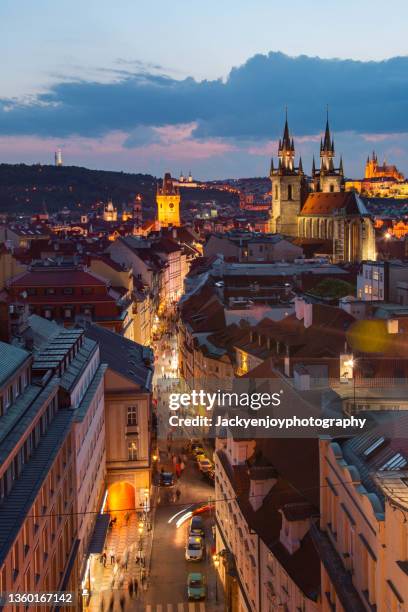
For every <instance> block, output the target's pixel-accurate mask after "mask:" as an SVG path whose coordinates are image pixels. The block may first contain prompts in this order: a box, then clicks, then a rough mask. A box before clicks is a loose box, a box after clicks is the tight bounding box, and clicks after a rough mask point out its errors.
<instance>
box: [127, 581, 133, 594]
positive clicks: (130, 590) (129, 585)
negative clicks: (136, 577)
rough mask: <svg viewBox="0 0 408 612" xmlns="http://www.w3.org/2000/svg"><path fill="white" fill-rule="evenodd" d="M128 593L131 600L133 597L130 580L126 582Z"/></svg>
mask: <svg viewBox="0 0 408 612" xmlns="http://www.w3.org/2000/svg"><path fill="white" fill-rule="evenodd" d="M128 593H129V597H130V599H132V597H133V581H132V580H129V582H128Z"/></svg>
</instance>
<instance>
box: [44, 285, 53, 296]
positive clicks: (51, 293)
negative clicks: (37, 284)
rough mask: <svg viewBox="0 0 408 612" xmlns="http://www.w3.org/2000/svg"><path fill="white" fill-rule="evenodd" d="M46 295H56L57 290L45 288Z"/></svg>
mask: <svg viewBox="0 0 408 612" xmlns="http://www.w3.org/2000/svg"><path fill="white" fill-rule="evenodd" d="M45 295H55V288H54V287H46V288H45Z"/></svg>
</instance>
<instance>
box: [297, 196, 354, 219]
mask: <svg viewBox="0 0 408 612" xmlns="http://www.w3.org/2000/svg"><path fill="white" fill-rule="evenodd" d="M354 206H355V194H354V192H352V191H339V192H337V193H325V192H324V193H310V194H309V195H308V196H307V199H306V202H305V203H304V205H303V208H302V210H301V211H300V214H301V215H331V214H333V213H334V212H335V211H337V210H340V209H342V208H346V207H347V208H350V207H352V208H353V207H354Z"/></svg>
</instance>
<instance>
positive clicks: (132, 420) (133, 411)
mask: <svg viewBox="0 0 408 612" xmlns="http://www.w3.org/2000/svg"><path fill="white" fill-rule="evenodd" d="M127 424H128V425H137V407H136V406H129V407H128V409H127Z"/></svg>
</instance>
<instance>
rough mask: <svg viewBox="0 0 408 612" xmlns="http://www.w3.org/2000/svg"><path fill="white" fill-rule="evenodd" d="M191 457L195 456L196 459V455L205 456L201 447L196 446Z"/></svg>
mask: <svg viewBox="0 0 408 612" xmlns="http://www.w3.org/2000/svg"><path fill="white" fill-rule="evenodd" d="M193 455H195V456H196V457H197V455H205V450H204V449H203V447H202V446H196V447H195V448H194V449H193Z"/></svg>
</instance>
